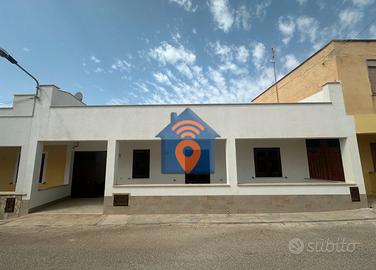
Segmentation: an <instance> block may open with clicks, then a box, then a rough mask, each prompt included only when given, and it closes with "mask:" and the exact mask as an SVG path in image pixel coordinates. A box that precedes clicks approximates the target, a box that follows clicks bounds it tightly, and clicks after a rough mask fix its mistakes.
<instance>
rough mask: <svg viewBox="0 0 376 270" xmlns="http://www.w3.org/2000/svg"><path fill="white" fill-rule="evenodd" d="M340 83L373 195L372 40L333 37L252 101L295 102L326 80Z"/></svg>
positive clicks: (375, 75)
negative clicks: (351, 116)
mask: <svg viewBox="0 0 376 270" xmlns="http://www.w3.org/2000/svg"><path fill="white" fill-rule="evenodd" d="M332 81H339V82H341V84H342V88H343V96H344V101H345V108H346V113H347V114H349V115H353V116H354V117H355V124H356V132H357V139H358V145H359V152H360V157H361V163H362V168H363V176H364V181H365V186H366V190H367V194H369V195H376V40H334V41H332V42H330V43H328V44H327V45H326V46H324V47H323V48H322V49H321V50H319V51H318V52H316V53H315V54H314V55H312V56H311V57H310V58H308V59H307V60H306V61H304V62H303V63H302V64H301V65H299V66H298V67H297V68H295V69H294V70H292V71H291V72H290V73H288V74H287V75H286V76H284V77H283V78H282V79H280V80H279V81H278V82H277V87H276V85H272V86H271V87H269V88H268V89H266V90H265V91H264V92H263V93H261V94H260V95H259V96H257V97H256V98H255V99H254V100H253V102H254V103H271V102H277V93H276V91H277V89H278V97H279V101H280V102H297V101H300V100H303V99H305V98H307V97H309V96H311V95H313V94H315V93H317V92H319V91H321V86H322V85H324V84H325V83H327V82H332Z"/></svg>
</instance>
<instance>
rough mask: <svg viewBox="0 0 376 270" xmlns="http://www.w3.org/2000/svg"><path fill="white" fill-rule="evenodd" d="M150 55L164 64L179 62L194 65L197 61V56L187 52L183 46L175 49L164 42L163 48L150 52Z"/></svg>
mask: <svg viewBox="0 0 376 270" xmlns="http://www.w3.org/2000/svg"><path fill="white" fill-rule="evenodd" d="M149 55H150V56H151V57H152V58H154V59H156V60H158V61H159V62H161V63H162V64H166V63H169V64H176V63H178V62H184V63H187V64H194V62H195V61H196V55H195V54H194V53H193V52H191V51H189V50H186V49H185V48H184V47H183V46H182V45H180V46H179V47H174V46H172V45H171V44H169V43H167V42H162V45H161V46H159V47H157V48H154V49H152V50H150V51H149Z"/></svg>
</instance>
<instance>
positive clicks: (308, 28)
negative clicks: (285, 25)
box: [296, 16, 319, 43]
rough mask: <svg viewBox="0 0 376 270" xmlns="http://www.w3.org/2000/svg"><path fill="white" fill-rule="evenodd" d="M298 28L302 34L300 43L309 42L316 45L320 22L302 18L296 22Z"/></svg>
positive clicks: (306, 17) (305, 17)
mask: <svg viewBox="0 0 376 270" xmlns="http://www.w3.org/2000/svg"><path fill="white" fill-rule="evenodd" d="M296 25H297V28H298V30H299V32H300V41H305V40H307V39H308V40H309V41H310V42H311V43H314V42H315V41H316V39H317V34H318V30H319V22H318V21H317V20H316V19H315V18H312V17H308V16H300V17H299V18H298V19H297V20H296Z"/></svg>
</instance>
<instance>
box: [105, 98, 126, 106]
mask: <svg viewBox="0 0 376 270" xmlns="http://www.w3.org/2000/svg"><path fill="white" fill-rule="evenodd" d="M124 104H129V99H128V98H125V97H122V98H111V99H110V100H109V101H108V102H107V103H106V105H124Z"/></svg>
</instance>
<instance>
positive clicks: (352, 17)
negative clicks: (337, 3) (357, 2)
mask: <svg viewBox="0 0 376 270" xmlns="http://www.w3.org/2000/svg"><path fill="white" fill-rule="evenodd" d="M362 18H363V13H362V12H360V11H358V10H356V9H345V10H342V11H341V12H340V13H339V20H340V23H341V25H342V26H343V27H347V26H353V25H354V24H356V23H357V22H359V21H360V20H361V19H362Z"/></svg>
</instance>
